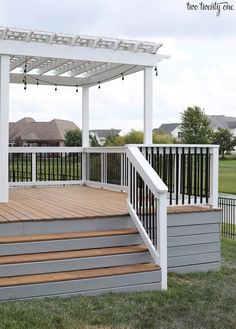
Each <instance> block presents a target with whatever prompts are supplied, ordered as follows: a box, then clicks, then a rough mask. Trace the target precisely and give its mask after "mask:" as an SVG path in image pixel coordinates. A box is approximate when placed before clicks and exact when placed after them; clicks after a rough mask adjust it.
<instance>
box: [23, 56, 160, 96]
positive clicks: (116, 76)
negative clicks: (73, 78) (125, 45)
mask: <svg viewBox="0 0 236 329" xmlns="http://www.w3.org/2000/svg"><path fill="white" fill-rule="evenodd" d="M134 67H136V65H134V66H132V67H131V68H129V69H128V70H126V71H124V72H122V73H119V74H116V75H114V76H113V77H112V78H113V79H114V78H118V77H119V76H120V75H121V78H122V80H124V74H125V73H126V72H128V71H130V70H132V69H133V68H134ZM155 71H156V69H155ZM27 76H29V77H30V78H31V79H33V80H34V81H35V80H36V84H37V86H39V83H40V82H42V84H46V85H50V86H55V91H57V87H58V85H57V84H54V83H51V82H49V81H45V80H43V79H38V78H35V77H34V76H32V75H30V74H27V58H26V62H25V67H24V78H23V80H22V82H23V84H24V89H25V90H26V89H27ZM109 80H110V78H108V79H104V80H103V81H102V82H106V81H109ZM97 84H98V89H101V81H98V82H97ZM89 85H92V86H93V85H94V82H91V83H85V84H81V85H80V86H81V87H83V86H89ZM59 86H64V85H63V84H60V85H59ZM75 87H76V93H78V91H79V90H78V88H79V85H76V86H75Z"/></svg>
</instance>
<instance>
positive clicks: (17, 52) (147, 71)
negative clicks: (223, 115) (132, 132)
mask: <svg viewBox="0 0 236 329" xmlns="http://www.w3.org/2000/svg"><path fill="white" fill-rule="evenodd" d="M161 46H162V44H161V43H160V44H157V43H153V42H144V41H133V40H123V39H113V38H103V37H94V36H83V35H71V34H64V33H63V34H62V33H51V32H40V31H28V30H22V29H13V28H6V27H0V202H7V201H8V139H9V128H8V127H9V83H18V84H23V83H24V84H25V85H26V84H40V85H55V86H73V87H75V88H78V87H81V88H82V131H83V147H88V146H89V88H90V87H92V86H95V85H99V84H101V83H103V82H107V81H110V80H113V79H117V78H121V77H123V76H126V75H129V74H132V73H136V72H139V71H144V143H145V144H151V143H152V121H153V116H152V112H153V109H152V107H153V67H156V65H157V62H160V61H161V60H162V59H165V58H168V56H165V55H159V54H157V52H158V50H159V48H160V47H161Z"/></svg>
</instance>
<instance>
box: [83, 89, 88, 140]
mask: <svg viewBox="0 0 236 329" xmlns="http://www.w3.org/2000/svg"><path fill="white" fill-rule="evenodd" d="M82 146H83V147H89V88H88V87H83V88H82Z"/></svg>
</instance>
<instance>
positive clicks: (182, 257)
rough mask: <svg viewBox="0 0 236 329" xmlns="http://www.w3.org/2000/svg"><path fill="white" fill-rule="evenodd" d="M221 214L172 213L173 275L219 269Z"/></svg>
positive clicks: (170, 246)
mask: <svg viewBox="0 0 236 329" xmlns="http://www.w3.org/2000/svg"><path fill="white" fill-rule="evenodd" d="M220 221H221V212H220V211H207V212H195V213H181V214H169V215H168V217H167V235H168V237H167V257H168V271H169V272H179V273H185V272H195V271H208V270H217V269H219V266H220V255H221V254H220V237H221V235H220Z"/></svg>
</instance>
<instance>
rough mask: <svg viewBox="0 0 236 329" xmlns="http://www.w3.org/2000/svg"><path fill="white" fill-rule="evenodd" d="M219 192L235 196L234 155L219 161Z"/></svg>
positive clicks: (235, 173)
mask: <svg viewBox="0 0 236 329" xmlns="http://www.w3.org/2000/svg"><path fill="white" fill-rule="evenodd" d="M219 191H220V192H225V193H233V194H236V155H234V156H226V159H225V160H222V159H221V160H220V161H219Z"/></svg>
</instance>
